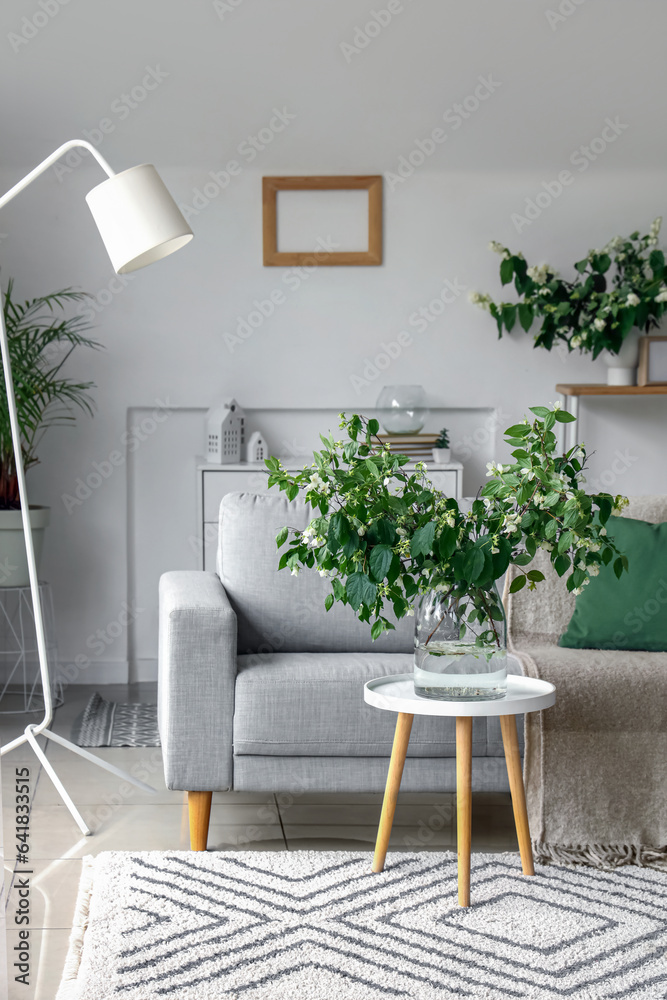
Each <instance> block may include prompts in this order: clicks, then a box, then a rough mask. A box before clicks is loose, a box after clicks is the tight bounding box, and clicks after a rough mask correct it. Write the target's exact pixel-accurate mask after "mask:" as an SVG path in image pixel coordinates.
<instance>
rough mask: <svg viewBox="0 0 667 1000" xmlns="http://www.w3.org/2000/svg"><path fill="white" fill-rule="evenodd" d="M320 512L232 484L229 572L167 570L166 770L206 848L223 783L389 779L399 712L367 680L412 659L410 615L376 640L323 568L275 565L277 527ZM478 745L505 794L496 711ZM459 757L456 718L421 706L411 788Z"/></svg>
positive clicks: (448, 778)
mask: <svg viewBox="0 0 667 1000" xmlns="http://www.w3.org/2000/svg"><path fill="white" fill-rule="evenodd" d="M310 516H311V515H310V508H308V507H307V505H306V504H305V503H302V502H298V501H297V502H295V503H291V504H290V503H288V502H287V500H286V498H285V497H284V494H279V493H276V494H275V495H274V494H268V495H267V494H263V495H262V494H259V495H258V494H250V493H231V494H228V495H227V496H226V497H225V498H224V500H223V502H222V504H221V508H220V531H219V546H218V566H217V569H218V572H217V573H206V572H197V571H174V572H170V573H165V574H164V575H163V577H162V578H161V580H160V652H159V726H160V736H161V740H162V747H163V753H164V767H165V777H166V782H167V787H168V788H172V789H181V790H185V791H187V792H189V793H190V794H189V803H190V821H191V822H190V831H191V845H192V848H193V849H194V850H205V848H206V837H207V831H208V820H209V814H210V803H211V793H212V792H213V791H223V790H228V789H234V790H238V791H258V792H273V791H281V792H303V791H316V792H380V791H382V790H383V789H384V784H385V780H386V777H387V765H388V761H389V756H390V753H391V746H392V740H393V735H394V725H395V719H394V716H393V714H391V713H388V712H380V711H377V710H376V709H374V708H371V707H369V706H368V705H366V704H365V703H364V699H363V685H364V683H365V682H366V681H367V680H370V679H371V678H373V677H378V676H382V675H385V674H397V673H403V672H408V671H411V670H412V648H413V624H414V623H413V619H412V618H405V619H403V620H402V621H401V622H399V623H397V628H396V630H395V631H394V632H390V633H388V634H385V635H384V636H383V637H382V638H381V639H379V640H378V641H377V642H372V641H371V638H370V628H369V626H367V625H364V624H362V623H360V622H358V621H357V619H356V618H355V616H354V614H353V612H352V611H351V609H350V608H348V607H343V606H341V605H338V604H336V605H334V607H333V608H332V610H331V611H329V612H326V611H325V609H324V598H325V595H326V594H327V593H328V592H329V589H330V584H329V582H328V581H327V580H326V579H321V578H320V576H319V575H318V574H317V573H316V572H315V571H309V570H302V571H301V573H300V574H299V575H298V576H292V575H291V574H290V573H289V571H287V570H282V571H280V572H278V570H277V565H278V558H279V553H278V550H277V548H276V542H275V536H276V534H277V532H278V530H279V528H280V527H282V526H283V525H285V524H289V525H291V526H293V527H297V528H300V527H305V526H306V524H307V523H308V520H309V519H310ZM515 670H516V672H517V673H520V669H519V667H518V664H516V666H515ZM519 721H520V723H521V724H520V725H519V736H520V739H521V740H522V739H523V724H522V720H519ZM473 754H474V756H475V757H476V758H477V760H476V762H475V764H474V766H473V789H474V790H477V791H507V790H508V784H507V773H506V768H505V760H504V756H503V745H502V738H501V734H500V726H499V723H498V719H496V718H491V719H488V720H487V719H484V718H479V719H475V720H474V727H473ZM455 764H456V739H455V723H454V719H434V718H429V717H419V716H417V717H416V718H415V721H414V727H413V731H412V738H411V740H410V748H409V750H408V758H407V761H406V765H405V771H404V776H403V781H402V785H401V788H402V790H403V791H412V792H443V791H445V792H447V791H454V790H455V788H456V767H455Z"/></svg>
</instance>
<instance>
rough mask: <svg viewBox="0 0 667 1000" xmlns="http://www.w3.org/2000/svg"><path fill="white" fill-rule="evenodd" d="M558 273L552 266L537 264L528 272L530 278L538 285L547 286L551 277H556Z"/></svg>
mask: <svg viewBox="0 0 667 1000" xmlns="http://www.w3.org/2000/svg"><path fill="white" fill-rule="evenodd" d="M557 273H558V272H557V271H556V270H554V268H553V267H551V265H550V264H535V265H533V267H529V268H528V270H527V271H526V274H527V275H528V277H529V278H532V280H533V281H534V282H535V284H536V285H546V283H547V280H548V278H549V275H550V274H551V275H553V276H554V277H556V275H557Z"/></svg>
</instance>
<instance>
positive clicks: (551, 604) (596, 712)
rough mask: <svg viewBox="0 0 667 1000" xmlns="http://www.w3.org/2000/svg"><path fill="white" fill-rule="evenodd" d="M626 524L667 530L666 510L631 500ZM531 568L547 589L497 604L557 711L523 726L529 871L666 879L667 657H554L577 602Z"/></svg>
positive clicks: (563, 653) (544, 562)
mask: <svg viewBox="0 0 667 1000" xmlns="http://www.w3.org/2000/svg"><path fill="white" fill-rule="evenodd" d="M625 513H626V516H628V517H634V518H638V519H641V520H645V521H652V522H658V521H666V520H667V498H666V497H636V498H633V500H632V501H631V505H630V507H629V508H628V509H627V510H626V512H625ZM629 555H630V553H629ZM534 565H535V568H539V569H541V570H542V572H543V573H544V574H545V576H546V578H547V579H546V581H545V582H544V583H541V584H539V585H538V588H537V590H535V591H533V592H527V591H526V590H522V591H519V593H518V594H512V595H510V594H508V590H507V587H508V585H509V580H508V584H507V586H506V590H505V604H506V609H507V620H508V632H509V642H508V645H509V649H510V651H511V652H512V654H513V655H514V656H515V657H516V658H517V659H518V660H519V661H520V663H521V667H522V670H523V671H524V673H525V674H527V675H528V676H529V677H539V678H542V679H543V680H546V681H550V682H551V683H552V684H554V685H555V687H556V704H555V705H554V707H553V708H549V709H546V710H545V711H543V712H533V713H531V714H530V715H528V716H526V749H525V758H524V773H525V782H526V796H527V802H528V818H529V821H530V830H531V836H532V839H533V849H534V853H535V859H536V860H537V861H539V862H541V863H543V864H548V863H549V862H557V863H559V864H572V863H578V864H589V865H594V866H595V867H598V868H614V867H617V866H618V865H623V864H636V865H644V866H651V867H660V868H667V653H648V652H618V651H616V650H592V649H590V650H589V649H583V650H580V649H562V648H561V647H559V646H558V639H559V637H560V635H561V634H562V633H563V632H564V631H565V628H566V627H567V624H568V622H569V620H570V618H571V616H572V612H573V610H574V598H573V597H572V596H571V595H570V594H568V593H567V590H566V589H565V586H564V582H563V581H562V580H559V578H558V576H557V575H556V573H555V572H554V571H553V570H552V568H551V564H550V562H549V560H548V558H547V557H546V554H545V553H538V556H537V557H536V560H535V563H534ZM508 576H509V579H511V575H510V574H508ZM665 579H666V580H667V566H665ZM628 610H631V609H628ZM665 613H666V614H667V607H666V608H665Z"/></svg>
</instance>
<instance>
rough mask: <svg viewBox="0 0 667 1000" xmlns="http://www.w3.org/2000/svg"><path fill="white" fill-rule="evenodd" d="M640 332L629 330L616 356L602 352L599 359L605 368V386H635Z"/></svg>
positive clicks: (608, 352)
mask: <svg viewBox="0 0 667 1000" xmlns="http://www.w3.org/2000/svg"><path fill="white" fill-rule="evenodd" d="M640 335H641V331H640V330H638V329H636V328H635V329H633V330H630V332H629V334H628V335H627V337H626V338H625V340H624V341H623V343H622V344H621V349H620V351H619V352H618V354H613V353H612V352H611V351H602V353H601V354H600V357H601V358H602V360H603V361H604V363H605V365H606V366H607V385H636V384H637V365H638V364H639V337H640Z"/></svg>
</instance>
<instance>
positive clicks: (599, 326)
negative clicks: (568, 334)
mask: <svg viewBox="0 0 667 1000" xmlns="http://www.w3.org/2000/svg"><path fill="white" fill-rule="evenodd" d="M606 325H607V323H606V321H605V320H604V319H602V317H601V316H598V317H597V319H594V320H593V326H594V327H595V329H596V330H599V331H600V332H602V331H603V330H604V328H605V326H606ZM572 339H574V338H572Z"/></svg>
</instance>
